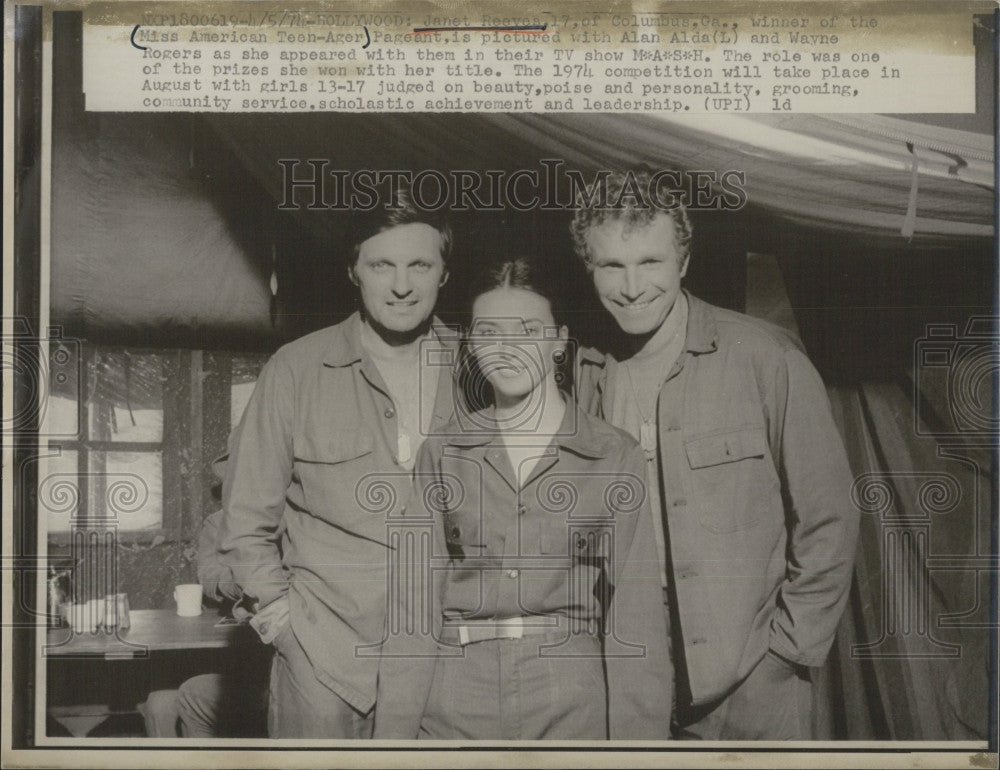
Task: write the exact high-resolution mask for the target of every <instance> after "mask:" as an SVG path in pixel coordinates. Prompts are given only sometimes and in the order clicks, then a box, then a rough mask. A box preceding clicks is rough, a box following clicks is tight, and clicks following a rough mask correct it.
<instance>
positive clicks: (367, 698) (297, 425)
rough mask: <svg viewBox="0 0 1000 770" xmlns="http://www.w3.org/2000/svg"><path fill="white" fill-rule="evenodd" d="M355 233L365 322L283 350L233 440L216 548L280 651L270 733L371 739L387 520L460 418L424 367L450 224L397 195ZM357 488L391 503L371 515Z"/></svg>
mask: <svg viewBox="0 0 1000 770" xmlns="http://www.w3.org/2000/svg"><path fill="white" fill-rule="evenodd" d="M354 226H355V227H354V229H353V230H352V236H353V240H354V248H353V249H351V256H350V259H349V264H348V275H349V277H350V280H351V281H352V282H353V283H354V284H355V285H356V286H357V287H358V289H359V293H360V298H361V310H360V312H357V313H355V314H353V315H351V316H350V317H349V318H348V319H347V320H346V321H344V322H343V323H340V324H338V325H336V326H333V327H330V328H327V329H322V330H320V331H317V332H314V333H312V334H310V335H307V336H305V337H303V338H302V339H299V340H297V341H295V342H292V343H290V344H288V345H285V346H284V347H282V348H281V349H280V350H278V352H277V353H276V354H275V355H274V356H273V357H272V358H271V360H270V361H268V363H267V364H266V365H265V367H264V369H263V370H262V372H261V375H260V379H259V380H258V382H257V385H256V388H255V389H254V393H253V395H252V397H251V398H250V401H249V403H248V405H247V408H246V411H245V412H244V415H243V419H242V420H241V421H240V424H239V426H238V427H237V428H236V429H235V430H234V431H233V434H232V436H231V437H230V458H229V462H228V467H227V473H226V479H225V483H224V485H223V507H224V510H225V515H224V518H223V521H222V526H221V531H220V536H219V550H220V553H221V555H222V558H223V559H224V561H225V563H227V564H228V565H229V566H230V567H231V569H232V572H233V576H234V581H235V583H236V584H237V586H238V587H239V589H240V590H241V591H242V594H243V597H244V604H246V605H249V607H250V608H251V609H252V610H253V611H254V613H255V615H254V618H253V619H252V620H251V624H252V625H253V626H254V628H255V629H257V631H258V633H259V634H260V636H261V639H262V640H263V641H264V642H266V643H271V644H273V645H274V647H275V656H274V662H273V664H272V669H271V692H270V704H269V713H268V734H269V735H270V736H272V737H281V738H293V737H316V738H361V737H370V735H371V730H372V724H373V720H372V715H373V707H374V706H375V690H376V679H377V674H378V661H377V657H375V656H370V657H369V656H364V655H359V654H357V652H358V650H359V649H360V648H364V647H366V646H371V645H376V644H378V643H379V642H380V641H381V640H382V638H383V634H384V627H385V606H386V585H385V582H386V581H385V565H386V561H387V559H386V553H387V550H386V549H387V547H388V546H387V545H386V527H385V515H388V514H396V513H398V511H399V509H400V508H401V507H403V506H405V504H406V502H407V501H406V499H405V495H404V494H402V490H408V489H409V488H410V485H409V478H408V471H409V470H410V469H411V468H412V466H413V458H414V455H415V454H416V450H417V447H418V446H419V444H420V442H421V441H422V440H423V438H424V437H425V436H426V435H427V434H428V433H429V432H431V431H433V430H436V429H437V428H438V427H439V426H442V425H444V424H445V423H447V422H448V421H449V420H450V419H451V417H452V414H453V403H454V400H453V399H454V397H453V383H452V376H451V371H450V369H448V368H447V367H444V368H443V370H442V369H441V368H440V364H439V365H438V367H434V366H427V365H426V363H427V362H425V361H422V360H421V356H420V354H421V348H422V345H423V344H424V343H430V344H432V345H433V346H435V347H437V348H438V349H439V350H440V349H442V348H451V347H454V343H453V342H452V341H451V339H450V338H448V336H447V335H446V334H445V333H444V330H443V329H442V328H441V327H439V326H437V325H435V324H434V322H433V319H432V313H433V310H434V305H435V303H436V301H437V296H438V290H439V288H440V287H441V286H442V285H444V283H445V281H446V280H447V277H448V272H447V265H446V259H447V256H448V251H449V247H450V243H451V232H450V229H449V228H448V226H447V223H446V222H445V221H443V219H442V217H441V216H440V215H439V214H437V213H435V212H425V211H422V210H421V209H419V208H418V207H417V206H415V205H414V204H413V202H412V200H411V198H410V196H409V195H408V193H407V190H406V189H404V188H400V189H396V190H395V191H394V192H393V194H392V195H391V200H387V201H384V205H383V206H381V207H380V208H378V209H377V210H376V211H374V212H372V213H370V214H366V215H365V216H364V217H362V218H358V219H356V220H355V221H354ZM422 372H423V374H422ZM366 478H378V479H380V480H385V481H386V482H387V483H389V484H390V485H392V486H393V487H396V488H398V490H399V491H400V494H399V495H398V496H397V497H396V498H392V497H391V495H389V496H388V497H387V499H389V500H390V505H389V506H386V507H385V509H384V510H382V509H378V513H372V511H373V509H376V508H377V506H374V505H373V503H374V502H376V501H373V500H372V499H370V497H368V496H367V495H366V493H365V491H363V490H362V489H361V485H362V483H363V481H364V480H365V479H366ZM393 479H397V480H399V481H400V482H401V483H399V484H394V485H393V484H392V482H393ZM393 500H394V503H395V504H394V505H393V504H392V503H393ZM279 539H280V543H279Z"/></svg>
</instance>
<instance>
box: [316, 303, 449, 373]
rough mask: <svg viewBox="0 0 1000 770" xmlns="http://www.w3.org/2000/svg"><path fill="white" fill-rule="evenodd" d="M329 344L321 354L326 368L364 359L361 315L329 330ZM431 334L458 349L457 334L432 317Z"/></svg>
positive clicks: (443, 343)
mask: <svg viewBox="0 0 1000 770" xmlns="http://www.w3.org/2000/svg"><path fill="white" fill-rule="evenodd" d="M331 331H332V334H331V337H330V342H329V344H328V345H327V347H326V351H325V352H324V354H323V363H324V364H325V365H327V366H332V367H342V366H351V365H352V364H356V363H358V362H359V361H361V360H362V359H363V358H364V357H365V352H364V348H363V347H362V346H361V313H360V312H359V311H355V312H353V313H351V315H350V316H349V317H348V318H347V320H345V321H344V322H343V323H340V324H337V325H336V326H335V327H333V329H332V330H331ZM431 333H432V334H433V335H434V336H435V337H436V338H437V340H438V341H439V342H440V343H441V344H442V345H445V346H447V347H448V348H450V349H453V350H457V349H458V341H459V338H458V332H457V331H455V330H454V329H452V328H451V327H450V326H446V325H445V324H443V323H442V322H441V320H440V319H439V318H438V317H437V316H434V317H432V318H431Z"/></svg>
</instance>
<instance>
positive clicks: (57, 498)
mask: <svg viewBox="0 0 1000 770" xmlns="http://www.w3.org/2000/svg"><path fill="white" fill-rule="evenodd" d="M76 462H77V455H76V452H75V451H74V450H65V449H64V450H63V452H62V454H61V455H60V456H59V457H46V458H44V460H43V465H42V466H41V468H40V469H39V473H40V476H39V479H38V513H39V519H42V518H44V519H45V521H46V525H45V526H46V528H47V529H48V531H49V532H50V533H56V532H69V530H70V519H71V518H72V517H73V516H74V515H75V514H76V512H77V508H78V505H79V500H80V483H79V478H78V475H77V468H76Z"/></svg>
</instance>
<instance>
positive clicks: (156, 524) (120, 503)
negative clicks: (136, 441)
mask: <svg viewBox="0 0 1000 770" xmlns="http://www.w3.org/2000/svg"><path fill="white" fill-rule="evenodd" d="M90 469H91V473H92V474H93V476H92V479H93V485H94V490H93V491H94V499H95V500H96V504H97V508H96V509H95V511H94V514H95V515H96V516H101V517H105V518H112V519H115V520H116V521H117V523H118V528H119V530H121V531H123V532H124V531H133V530H140V529H159V528H161V527H162V526H163V453H162V452H93V453H92V454H91V461H90Z"/></svg>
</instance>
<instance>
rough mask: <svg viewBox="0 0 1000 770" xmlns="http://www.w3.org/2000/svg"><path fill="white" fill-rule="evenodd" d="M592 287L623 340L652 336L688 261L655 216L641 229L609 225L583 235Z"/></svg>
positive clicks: (670, 228)
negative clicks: (636, 335) (615, 323)
mask: <svg viewBox="0 0 1000 770" xmlns="http://www.w3.org/2000/svg"><path fill="white" fill-rule="evenodd" d="M587 246H588V249H589V251H590V257H591V270H592V274H593V279H594V287H595V288H596V289H597V295H598V296H599V297H600V299H601V304H603V305H604V307H605V308H607V310H608V312H609V313H611V315H612V316H614V318H615V320H616V321H617V322H618V325H619V326H620V327H621V328H622V331H624V332H626V333H628V334H652V333H653V332H655V331H656V330H657V329H659V328H660V326H661V325H662V324H663V322H664V320H665V319H666V317H667V314H668V313H669V312H670V310H671V308H673V306H674V302H675V301H676V300H677V295H678V294H679V293H680V289H681V278H683V277H684V275H685V274H686V273H687V266H688V259H687V255H686V254H682V253H681V252H680V250H679V249H678V248H677V241H676V238H675V235H674V224H673V221H672V220H671V219H670V217H669V216H667V215H666V214H658V215H657V216H656V217H655V218H654V219H653V221H652V222H650V223H649V224H646V225H642V224H640V225H630V224H629V223H627V222H625V221H622V220H609V221H607V222H604V223H603V224H601V225H598V226H597V227H594V228H592V229H591V230H590V231H589V233H588V234H587Z"/></svg>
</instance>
